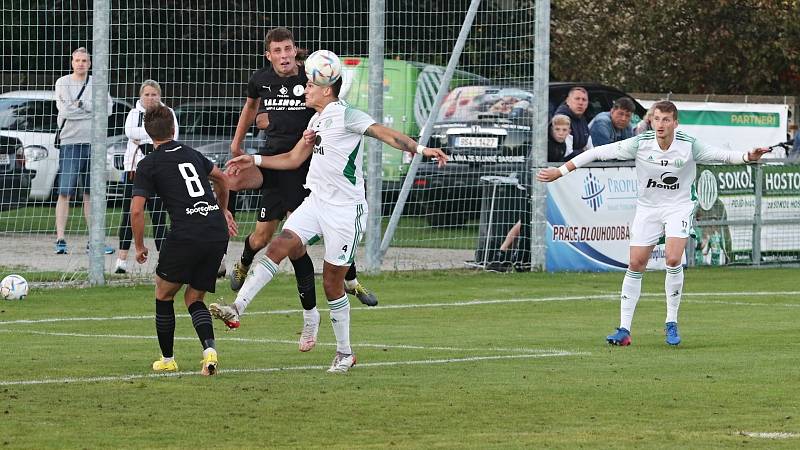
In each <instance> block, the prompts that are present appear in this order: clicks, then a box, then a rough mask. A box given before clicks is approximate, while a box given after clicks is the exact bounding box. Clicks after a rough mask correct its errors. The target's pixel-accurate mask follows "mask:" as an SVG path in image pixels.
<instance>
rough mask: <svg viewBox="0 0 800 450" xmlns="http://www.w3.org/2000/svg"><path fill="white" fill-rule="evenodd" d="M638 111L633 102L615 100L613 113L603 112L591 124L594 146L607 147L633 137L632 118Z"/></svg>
mask: <svg viewBox="0 0 800 450" xmlns="http://www.w3.org/2000/svg"><path fill="white" fill-rule="evenodd" d="M634 111H636V106H635V105H634V104H633V100H631V99H629V98H628V97H620V98H618V99H616V100H614V105H613V106H612V107H611V111H606V112H601V113H600V114H598V115H596V116H595V117H594V119H592V121H591V122H590V123H589V135H590V136H591V137H592V144H593V145H606V144H611V143H612V142H619V141H622V140H625V139H628V138H631V137H633V135H634V133H633V127H631V116H633V113H634Z"/></svg>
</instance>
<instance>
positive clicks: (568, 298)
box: [0, 291, 800, 326]
mask: <svg viewBox="0 0 800 450" xmlns="http://www.w3.org/2000/svg"><path fill="white" fill-rule="evenodd" d="M768 295H784V296H793V295H796V296H800V291H776V292H765V291H757V292H688V293H684V294H683V297H684V299H685V298H686V297H760V296H768ZM642 297H644V298H663V297H664V294H663V293H661V294H656V293H646V294H642ZM617 298H619V294H600V295H578V296H562V297H539V298H535V297H533V298H510V299H495V300H467V301H462V302H449V303H406V304H399V305H386V306H376V307H374V308H353V309H351V311H353V312H355V311H359V312H360V311H385V310H390V309H413V308H444V307H461V306H479V305H501V304H515V303H545V302H562V301H586V300H616V299H617ZM690 303H698V304H712V305H714V304H721V305H733V306H756V307H763V306H770V307H785V308H800V303H770V304H765V303H752V302H727V301H721V300H691V302H690ZM318 309H319V311H321V312H325V311H328V309H326V308H318ZM302 312H303V310H302V309H282V310H271V311H253V312H249V313H247V314H245V316H256V315H264V314H299V313H302ZM176 317H189V315H188V314H176ZM152 319H153V315H152V314H149V315H143V316H111V317H55V318H49V319H19V320H5V321H0V326H3V325H14V324H37V323H56V322H90V321H109V320H152Z"/></svg>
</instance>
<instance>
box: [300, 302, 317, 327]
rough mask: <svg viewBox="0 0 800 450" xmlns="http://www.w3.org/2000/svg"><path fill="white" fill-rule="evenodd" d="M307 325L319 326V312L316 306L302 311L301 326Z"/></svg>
mask: <svg viewBox="0 0 800 450" xmlns="http://www.w3.org/2000/svg"><path fill="white" fill-rule="evenodd" d="M307 323H316V324H319V310H318V309H317V307H316V306H315V307H313V308H311V309H309V310H305V309H304V310H303V324H304V325H305V324H307Z"/></svg>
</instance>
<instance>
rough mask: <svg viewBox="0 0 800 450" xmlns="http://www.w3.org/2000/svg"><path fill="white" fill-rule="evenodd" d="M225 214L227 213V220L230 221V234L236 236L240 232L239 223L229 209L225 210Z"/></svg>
mask: <svg viewBox="0 0 800 450" xmlns="http://www.w3.org/2000/svg"><path fill="white" fill-rule="evenodd" d="M223 214H225V221H226V222H228V236H230V237H234V236H236V235H237V234H239V225H238V224H237V223H236V220H235V219H234V218H233V214H231V212H230V211H229V210H227V209H226V210H225V211H223Z"/></svg>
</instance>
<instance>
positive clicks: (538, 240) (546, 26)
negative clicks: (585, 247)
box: [528, 0, 550, 271]
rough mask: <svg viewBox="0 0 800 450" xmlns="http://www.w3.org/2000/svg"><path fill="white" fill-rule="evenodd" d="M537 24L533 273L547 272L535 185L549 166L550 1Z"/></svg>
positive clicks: (541, 4)
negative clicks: (536, 177) (538, 170)
mask: <svg viewBox="0 0 800 450" xmlns="http://www.w3.org/2000/svg"><path fill="white" fill-rule="evenodd" d="M534 20H535V21H536V24H535V26H534V34H535V39H536V42H535V44H534V55H533V89H534V92H533V93H534V98H533V106H534V117H533V126H532V127H531V133H532V134H533V136H531V137H532V139H531V143H532V144H533V145H532V149H531V151H530V153H529V155H528V175H529V176H530V180H531V181H530V198H529V201H530V202H531V217H530V221H531V239H530V250H531V270H540V271H544V270H546V267H545V262H546V261H545V246H546V245H545V241H546V238H547V217H546V215H545V208H546V207H547V206H546V204H547V202H546V201H545V200H546V198H547V189H546V187H545V185H544V183H538V182H536V179H535V176H536V173H535V171H536V169H537V168H539V167H542V166H544V165H545V163H546V162H547V134H548V133H549V124H548V121H547V116H548V113H549V111H548V102H549V94H550V89H549V84H550V0H540V1H537V2H536V18H535V19H534Z"/></svg>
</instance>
